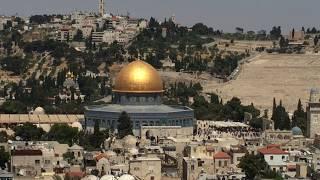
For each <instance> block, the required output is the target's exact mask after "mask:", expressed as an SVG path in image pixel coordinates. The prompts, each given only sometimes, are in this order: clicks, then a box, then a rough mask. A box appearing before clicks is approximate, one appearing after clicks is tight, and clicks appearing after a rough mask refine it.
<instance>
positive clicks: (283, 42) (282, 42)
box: [279, 36, 289, 48]
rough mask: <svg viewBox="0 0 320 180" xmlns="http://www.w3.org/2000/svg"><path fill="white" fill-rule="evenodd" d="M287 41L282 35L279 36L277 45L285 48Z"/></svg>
mask: <svg viewBox="0 0 320 180" xmlns="http://www.w3.org/2000/svg"><path fill="white" fill-rule="evenodd" d="M288 43H289V42H288V41H287V40H286V39H285V38H284V37H283V36H281V37H280V40H279V45H280V48H285V47H287V46H288Z"/></svg>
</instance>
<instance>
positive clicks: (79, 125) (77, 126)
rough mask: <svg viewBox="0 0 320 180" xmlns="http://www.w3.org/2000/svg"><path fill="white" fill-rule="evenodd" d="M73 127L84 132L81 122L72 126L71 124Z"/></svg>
mask: <svg viewBox="0 0 320 180" xmlns="http://www.w3.org/2000/svg"><path fill="white" fill-rule="evenodd" d="M71 127H74V128H78V131H82V129H83V128H82V125H81V123H79V122H77V121H76V122H73V123H72V124H71Z"/></svg>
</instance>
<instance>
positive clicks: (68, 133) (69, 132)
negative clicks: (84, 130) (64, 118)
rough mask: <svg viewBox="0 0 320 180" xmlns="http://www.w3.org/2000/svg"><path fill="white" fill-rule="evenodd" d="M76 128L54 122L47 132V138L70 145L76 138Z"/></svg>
mask: <svg viewBox="0 0 320 180" xmlns="http://www.w3.org/2000/svg"><path fill="white" fill-rule="evenodd" d="M77 134H78V128H74V127H70V126H68V125H67V124H54V125H53V126H52V127H51V129H50V131H49V132H48V134H47V138H48V140H51V141H58V142H59V143H63V144H69V145H72V144H73V142H74V141H75V140H76V137H77Z"/></svg>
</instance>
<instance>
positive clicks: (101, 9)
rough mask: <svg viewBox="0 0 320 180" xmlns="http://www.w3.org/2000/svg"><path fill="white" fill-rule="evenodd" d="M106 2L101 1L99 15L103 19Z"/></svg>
mask: <svg viewBox="0 0 320 180" xmlns="http://www.w3.org/2000/svg"><path fill="white" fill-rule="evenodd" d="M104 1H105V0H99V15H100V16H101V17H102V16H103V15H104V14H105V11H104Z"/></svg>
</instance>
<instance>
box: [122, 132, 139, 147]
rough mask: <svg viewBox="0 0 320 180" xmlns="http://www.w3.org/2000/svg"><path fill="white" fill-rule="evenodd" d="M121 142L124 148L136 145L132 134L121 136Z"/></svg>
mask: <svg viewBox="0 0 320 180" xmlns="http://www.w3.org/2000/svg"><path fill="white" fill-rule="evenodd" d="M123 142H124V146H125V147H126V148H132V147H136V144H137V138H136V137H134V136H132V135H127V136H126V137H124V138H123Z"/></svg>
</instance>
